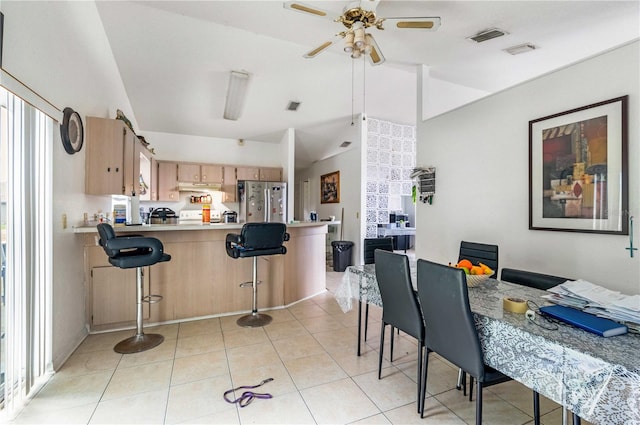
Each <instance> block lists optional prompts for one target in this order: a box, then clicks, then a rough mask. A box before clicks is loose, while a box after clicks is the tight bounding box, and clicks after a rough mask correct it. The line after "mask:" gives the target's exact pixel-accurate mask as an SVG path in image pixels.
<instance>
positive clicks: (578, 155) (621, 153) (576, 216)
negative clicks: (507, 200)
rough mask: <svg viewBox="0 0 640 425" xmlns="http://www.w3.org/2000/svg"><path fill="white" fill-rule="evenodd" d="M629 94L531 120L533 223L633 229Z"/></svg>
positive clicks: (624, 232)
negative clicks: (629, 193) (630, 214)
mask: <svg viewBox="0 0 640 425" xmlns="http://www.w3.org/2000/svg"><path fill="white" fill-rule="evenodd" d="M627 153H628V146H627V96H623V97H618V98H615V99H610V100H605V101H603V102H599V103H594V104H592V105H587V106H583V107H580V108H576V109H572V110H569V111H565V112H560V113H557V114H554V115H549V116H546V117H542V118H538V119H535V120H532V121H529V229H531V230H559V231H566V232H586V233H607V234H618V235H628V234H629V226H628V223H629V222H628V220H629V218H628V215H629V214H628V208H629V207H628V174H627V160H628V159H627Z"/></svg>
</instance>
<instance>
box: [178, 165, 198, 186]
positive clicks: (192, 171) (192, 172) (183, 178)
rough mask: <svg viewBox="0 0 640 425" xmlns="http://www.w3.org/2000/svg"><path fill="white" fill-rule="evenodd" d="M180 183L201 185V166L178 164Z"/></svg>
mask: <svg viewBox="0 0 640 425" xmlns="http://www.w3.org/2000/svg"><path fill="white" fill-rule="evenodd" d="M178 181H179V182H190V183H200V164H187V163H182V162H181V163H178Z"/></svg>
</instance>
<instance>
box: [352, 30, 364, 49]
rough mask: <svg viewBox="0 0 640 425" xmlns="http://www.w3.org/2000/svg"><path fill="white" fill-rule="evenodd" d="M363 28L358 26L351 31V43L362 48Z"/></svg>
mask: <svg viewBox="0 0 640 425" xmlns="http://www.w3.org/2000/svg"><path fill="white" fill-rule="evenodd" d="M364 36H365V33H364V28H362V27H359V28H356V29H355V30H354V31H353V44H355V45H356V47H358V48H362V46H364Z"/></svg>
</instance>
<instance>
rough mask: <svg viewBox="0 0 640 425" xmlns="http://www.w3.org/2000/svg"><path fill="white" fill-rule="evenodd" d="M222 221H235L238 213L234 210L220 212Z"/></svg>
mask: <svg viewBox="0 0 640 425" xmlns="http://www.w3.org/2000/svg"><path fill="white" fill-rule="evenodd" d="M222 221H223V222H224V223H237V222H238V213H237V212H235V211H225V212H224V213H222Z"/></svg>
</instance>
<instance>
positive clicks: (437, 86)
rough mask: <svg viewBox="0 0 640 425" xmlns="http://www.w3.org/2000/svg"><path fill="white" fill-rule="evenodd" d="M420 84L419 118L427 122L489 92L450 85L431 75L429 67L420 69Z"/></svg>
mask: <svg viewBox="0 0 640 425" xmlns="http://www.w3.org/2000/svg"><path fill="white" fill-rule="evenodd" d="M418 78H419V82H421V83H422V89H421V90H420V91H421V92H422V97H421V100H422V101H421V102H420V100H418V102H419V104H418V116H419V117H422V119H423V120H426V119H428V118H431V117H435V116H436V115H440V114H442V113H445V112H447V111H450V110H452V109H455V108H457V107H459V106H462V105H466V104H467V103H470V102H473V101H474V100H477V99H480V98H481V97H484V96H487V95H488V94H489V92H486V91H484V90H478V89H474V88H471V87H465V86H461V85H460V84H454V83H450V82H449V81H444V80H441V79H438V78H434V77H431V76H430V75H429V67H427V66H424V65H422V66H420V68H419V69H418Z"/></svg>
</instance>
